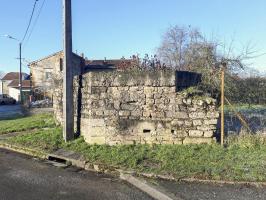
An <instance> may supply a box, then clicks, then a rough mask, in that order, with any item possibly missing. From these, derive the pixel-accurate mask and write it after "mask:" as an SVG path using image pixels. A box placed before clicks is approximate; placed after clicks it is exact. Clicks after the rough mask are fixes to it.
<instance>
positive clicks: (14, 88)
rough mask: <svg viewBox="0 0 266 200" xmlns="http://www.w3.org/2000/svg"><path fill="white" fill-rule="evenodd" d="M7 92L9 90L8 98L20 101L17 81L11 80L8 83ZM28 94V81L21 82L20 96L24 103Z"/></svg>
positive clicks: (29, 89)
mask: <svg viewBox="0 0 266 200" xmlns="http://www.w3.org/2000/svg"><path fill="white" fill-rule="evenodd" d="M8 90H9V91H8V94H9V96H11V97H13V98H14V99H16V100H17V101H19V99H20V87H19V80H13V81H12V82H11V83H9V84H8ZM30 92H31V83H30V80H23V81H22V95H23V99H24V102H25V100H26V99H28V96H29V95H30Z"/></svg>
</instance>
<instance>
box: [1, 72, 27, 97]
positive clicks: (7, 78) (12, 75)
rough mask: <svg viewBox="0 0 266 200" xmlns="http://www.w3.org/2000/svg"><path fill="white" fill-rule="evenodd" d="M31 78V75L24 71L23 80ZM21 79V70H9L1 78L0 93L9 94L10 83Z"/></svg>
mask: <svg viewBox="0 0 266 200" xmlns="http://www.w3.org/2000/svg"><path fill="white" fill-rule="evenodd" d="M28 78H29V75H28V74H26V73H22V80H26V79H28ZM14 80H17V81H19V72H9V73H7V74H6V75H4V76H3V78H2V79H0V94H9V87H8V85H9V84H10V83H11V82H12V81H14Z"/></svg>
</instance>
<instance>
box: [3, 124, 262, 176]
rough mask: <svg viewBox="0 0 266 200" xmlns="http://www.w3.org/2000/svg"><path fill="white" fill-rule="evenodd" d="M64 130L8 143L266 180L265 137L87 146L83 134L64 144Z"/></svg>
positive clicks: (123, 163) (185, 172) (163, 169)
mask: <svg viewBox="0 0 266 200" xmlns="http://www.w3.org/2000/svg"><path fill="white" fill-rule="evenodd" d="M61 135H62V130H61V129H60V128H52V129H49V130H47V131H45V130H40V131H36V132H34V133H32V134H29V135H24V136H17V137H14V138H10V139H9V141H8V142H10V143H13V144H16V145H22V146H26V147H30V148H35V149H39V150H44V151H46V152H52V151H54V150H57V149H59V148H64V149H68V150H72V151H75V152H78V153H80V154H82V155H83V156H84V157H85V158H86V159H87V160H88V161H90V162H93V163H102V164H106V165H108V166H113V167H120V168H123V169H133V170H136V171H138V172H153V173H157V174H171V175H174V176H175V177H176V178H182V177H196V178H203V179H215V180H237V181H266V173H265V172H266V139H262V138H259V137H256V136H244V137H230V138H228V140H227V147H226V148H223V147H221V146H220V145H218V144H212V145H206V144H202V145H152V146H150V145H118V146H107V145H88V144H87V143H86V142H85V141H84V139H83V138H82V137H80V138H78V139H76V140H75V141H72V142H69V143H64V142H63V139H62V136H61Z"/></svg>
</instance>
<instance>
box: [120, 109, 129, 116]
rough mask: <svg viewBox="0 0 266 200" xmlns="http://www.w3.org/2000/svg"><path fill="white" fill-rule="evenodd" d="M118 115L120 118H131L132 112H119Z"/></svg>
mask: <svg viewBox="0 0 266 200" xmlns="http://www.w3.org/2000/svg"><path fill="white" fill-rule="evenodd" d="M118 115H119V116H125V117H128V116H130V111H128V110H120V111H119V112H118Z"/></svg>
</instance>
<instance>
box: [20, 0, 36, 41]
mask: <svg viewBox="0 0 266 200" xmlns="http://www.w3.org/2000/svg"><path fill="white" fill-rule="evenodd" d="M37 2H38V0H35V2H34V5H33V9H32V12H31V16H30V21H29V24H28V27H27V29H26V32H25V34H24V36H23V39H22V40H21V43H23V42H24V39H25V37H26V35H27V33H28V30H29V28H30V25H31V20H32V17H33V14H34V11H35V7H36V4H37Z"/></svg>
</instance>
